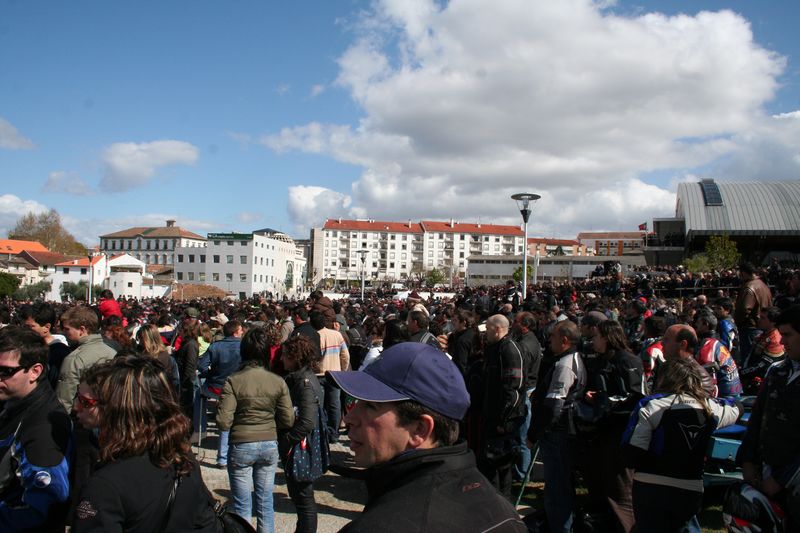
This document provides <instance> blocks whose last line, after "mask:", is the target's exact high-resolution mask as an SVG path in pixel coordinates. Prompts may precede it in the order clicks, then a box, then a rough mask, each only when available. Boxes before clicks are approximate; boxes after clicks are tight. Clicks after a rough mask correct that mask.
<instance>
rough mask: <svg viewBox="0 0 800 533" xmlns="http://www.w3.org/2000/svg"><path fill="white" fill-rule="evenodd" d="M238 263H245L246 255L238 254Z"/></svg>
mask: <svg viewBox="0 0 800 533" xmlns="http://www.w3.org/2000/svg"><path fill="white" fill-rule="evenodd" d="M239 264H240V265H246V264H247V256H246V255H240V256H239Z"/></svg>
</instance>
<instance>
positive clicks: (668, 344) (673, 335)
mask: <svg viewBox="0 0 800 533" xmlns="http://www.w3.org/2000/svg"><path fill="white" fill-rule="evenodd" d="M663 345H664V358H665V359H686V358H689V357H694V354H695V352H696V351H697V345H698V340H697V333H696V332H695V331H694V328H693V327H692V326H689V325H686V324H675V325H673V326H670V327H668V328H667V331H666V333H664V342H663Z"/></svg>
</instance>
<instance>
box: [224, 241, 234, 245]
mask: <svg viewBox="0 0 800 533" xmlns="http://www.w3.org/2000/svg"><path fill="white" fill-rule="evenodd" d="M225 244H227V245H228V246H233V241H226V242H225Z"/></svg>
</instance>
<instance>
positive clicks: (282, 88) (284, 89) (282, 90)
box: [275, 83, 292, 96]
mask: <svg viewBox="0 0 800 533" xmlns="http://www.w3.org/2000/svg"><path fill="white" fill-rule="evenodd" d="M291 91H292V86H291V85H289V84H288V83H279V84H278V86H277V87H275V92H276V93H278V94H279V95H280V96H285V95H287V94H289V93H290V92H291Z"/></svg>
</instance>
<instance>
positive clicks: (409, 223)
mask: <svg viewBox="0 0 800 533" xmlns="http://www.w3.org/2000/svg"><path fill="white" fill-rule="evenodd" d="M408 227H409V228H410V227H411V219H410V218H409V219H408Z"/></svg>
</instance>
